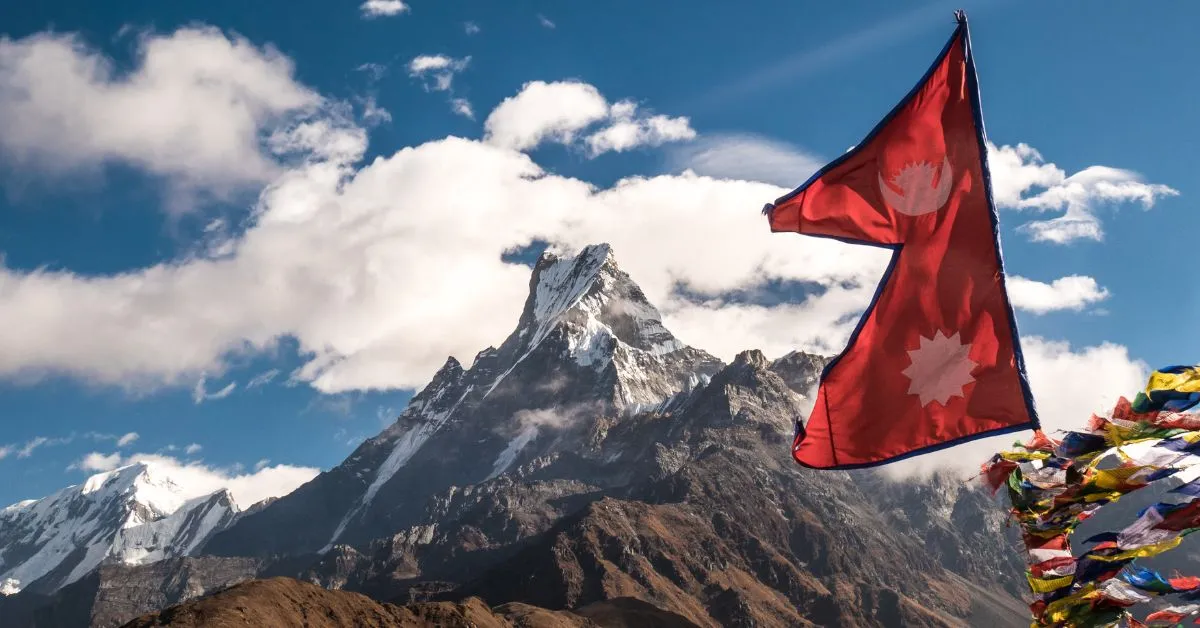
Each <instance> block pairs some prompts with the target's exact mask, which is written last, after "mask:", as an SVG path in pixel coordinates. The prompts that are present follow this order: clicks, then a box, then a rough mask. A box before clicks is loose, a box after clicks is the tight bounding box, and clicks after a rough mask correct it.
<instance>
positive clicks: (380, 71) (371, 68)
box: [354, 63, 388, 82]
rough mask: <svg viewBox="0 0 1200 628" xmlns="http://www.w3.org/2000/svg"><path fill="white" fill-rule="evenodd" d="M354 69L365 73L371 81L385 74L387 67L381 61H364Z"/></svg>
mask: <svg viewBox="0 0 1200 628" xmlns="http://www.w3.org/2000/svg"><path fill="white" fill-rule="evenodd" d="M354 69H355V70H356V71H358V72H364V73H366V75H367V78H368V79H370V81H371V82H375V81H378V80H379V79H381V78H383V76H384V75H385V74H387V70H388V67H387V66H386V65H384V64H382V63H364V64H362V65H360V66H358V67H357V68H354Z"/></svg>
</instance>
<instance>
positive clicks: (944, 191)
mask: <svg viewBox="0 0 1200 628" xmlns="http://www.w3.org/2000/svg"><path fill="white" fill-rule="evenodd" d="M935 174H937V166H935V165H933V164H931V163H929V162H921V163H916V164H907V165H906V166H904V167H903V168H901V169H900V172H899V173H898V174H896V176H895V177H892V183H894V184H895V185H896V187H898V188H900V191H899V192H897V191H896V190H893V189H892V188H891V186H889V185H888V184H887V183H886V182H885V181H884V180H883V174H882V173H880V174H879V191H880V193H882V194H883V200H884V201H887V204H888V205H890V206H891V207H892V209H895V210H896V211H898V212H900V213H901V214H906V215H908V216H920V215H921V214H928V213H930V212H935V211H937V210H939V209H941V208H942V205H945V204H946V200H947V199H949V198H950V188H951V187H952V186H953V185H954V176H953V173H952V172H951V170H950V159H949V158H947V159H944V160H943V161H942V172H941V175H940V176H939V177H938V178H937V179H938V181H937V186H936V187H935V186H934V184H933V178H934V175H935Z"/></svg>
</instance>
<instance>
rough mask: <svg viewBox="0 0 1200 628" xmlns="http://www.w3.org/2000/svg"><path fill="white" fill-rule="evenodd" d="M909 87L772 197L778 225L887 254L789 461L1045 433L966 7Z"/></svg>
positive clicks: (852, 461)
mask: <svg viewBox="0 0 1200 628" xmlns="http://www.w3.org/2000/svg"><path fill="white" fill-rule="evenodd" d="M956 17H957V18H958V27H957V28H956V29H955V31H954V34H953V35H952V36H951V38H950V41H949V42H948V43H947V44H946V47H945V48H944V49H943V50H942V52H941V54H939V55H938V57H937V60H936V61H935V62H934V64H933V66H932V67H931V68H930V69H929V70H928V72H927V73H926V74H925V76H924V77H923V78H922V79H921V81H920V82H919V83H918V84H917V86H916V87H915V88H913V90H912V91H911V92H910V93H909V94H908V96H906V97H905V98H904V100H902V101H901V102H900V104H899V105H897V106H896V108H895V109H893V110H892V111H891V113H889V114H888V115H887V117H885V118H884V119H883V121H882V122H880V123H879V125H878V126H876V127H875V129H874V130H872V131H871V133H870V134H868V135H867V137H866V139H864V140H863V141H862V142H860V143H859V144H858V145H857V146H856V147H855V148H854V149H853V150H851V151H849V152H847V153H846V154H844V155H842V156H841V157H839V158H838V159H836V160H834V161H833V162H831V163H830V164H828V165H827V166H825V167H824V168H822V169H821V170H820V171H819V172H817V173H816V174H815V175H813V177H812V178H811V179H809V181H808V182H807V183H805V184H804V185H802V186H800V187H799V188H797V189H796V190H795V191H793V192H791V193H789V194H787V195H785V196H783V197H782V198H780V199H779V200H777V201H776V202H775V203H773V204H769V205H767V207H766V208H765V209H764V212H765V213H766V214H768V216H769V219H770V226H771V231H772V232H784V231H790V232H796V233H800V234H805V235H812V236H819V237H829V238H836V239H839V240H843V241H847V242H851V243H857V244H870V245H875V246H880V247H886V248H890V249H892V250H893V253H892V259H891V263H890V264H889V266H888V269H887V272H886V273H885V274H884V277H883V279H882V281H881V282H880V284H879V287H878V289H877V291H876V294H875V298H874V300H873V301H872V303H871V305H870V306H869V307H868V308H867V310H866V312H865V313H864V314H863V317H862V319H861V320H860V321H859V323H858V327H857V328H856V329H855V331H854V332H853V334H852V335H851V336H850V341H849V343H848V345H847V347H846V349H845V350H844V351H843V352H842V353H841V354H840V355H838V356H837V357H836V358H834V359H833V360H832V361H830V363H829V365H828V366H827V367H826V368H825V371H824V372H823V373H822V375H821V382H820V387H819V388H818V392H817V398H816V403H815V406H814V408H813V410H812V413H811V415H810V417H809V419H808V422H807V424H806V425H800V424H799V423H798V424H797V426H796V427H797V431H796V438H795V441H794V443H793V447H792V456H793V458H795V460H796V462H798V463H800V464H801V465H804V466H807V467H813V468H820V469H846V468H855V467H865V466H873V465H876V464H881V463H885V462H891V461H894V460H897V459H900V458H902V457H907V456H911V455H916V454H920V453H925V452H928V451H931V450H934V449H938V448H942V447H947V446H950V445H954V444H958V443H961V442H964V441H967V440H971V439H974V438H980V437H983V436H992V435H996V434H1000V433H1004V432H1013V431H1018V430H1022V429H1039V423H1038V419H1037V413H1036V410H1035V408H1034V404H1033V397H1032V395H1031V394H1030V391H1029V383H1028V380H1027V378H1026V376H1025V365H1024V359H1023V358H1022V355H1021V347H1020V342H1019V339H1018V334H1017V327H1016V321H1015V319H1014V316H1013V312H1012V306H1011V304H1010V303H1009V298H1008V293H1007V290H1006V289H1005V281H1004V263H1003V259H1002V256H1001V252H1000V240H999V227H998V217H997V214H996V209H995V205H994V204H993V201H992V192H991V180H990V177H989V174H988V168H987V162H986V152H985V151H986V140H985V134H984V129H983V116H982V113H981V110H980V104H979V91H978V85H977V79H976V74H975V62H974V58H973V56H972V54H971V43H970V34H969V32H968V30H967V23H966V16H965V15H964V14H963V13H962V12H961V11H960V12H958V13H957V14H956Z"/></svg>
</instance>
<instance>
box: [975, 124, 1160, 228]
mask: <svg viewBox="0 0 1200 628" xmlns="http://www.w3.org/2000/svg"><path fill="white" fill-rule="evenodd" d="M988 165H989V168H990V170H991V172H992V179H993V183H994V185H993V194H994V196H995V200H996V205H997V206H999V207H1002V208H1008V209H1017V210H1026V211H1034V212H1041V213H1044V212H1051V211H1062V212H1063V213H1062V215H1060V216H1057V217H1055V218H1051V219H1046V220H1034V221H1030V222H1028V223H1026V224H1025V225H1023V226H1022V227H1021V229H1022V230H1023V231H1024V232H1026V233H1027V234H1029V236H1030V238H1031V239H1033V240H1034V241H1040V242H1052V243H1056V244H1065V243H1068V242H1073V241H1075V240H1096V241H1100V240H1103V239H1104V229H1103V227H1102V225H1101V221H1100V217H1099V216H1098V215H1097V214H1096V210H1097V209H1098V208H1099V206H1101V205H1105V204H1108V205H1119V204H1127V203H1137V204H1140V205H1141V206H1142V207H1143V208H1146V209H1149V208H1151V207H1153V206H1154V204H1155V203H1156V202H1157V201H1158V200H1160V199H1162V198H1163V197H1168V196H1177V195H1178V194H1179V192H1178V191H1177V190H1175V189H1173V188H1171V187H1169V186H1166V185H1162V184H1156V183H1146V182H1145V181H1144V180H1143V178H1142V176H1141V175H1139V174H1137V173H1136V172H1132V171H1129V170H1122V169H1119V168H1110V167H1108V166H1088V167H1087V168H1084V169H1083V170H1080V171H1079V172H1076V173H1075V174H1072V175H1067V173H1066V172H1065V171H1064V170H1063V169H1061V168H1059V167H1058V166H1056V165H1054V164H1052V163H1046V161H1045V159H1044V158H1043V157H1042V155H1041V153H1039V152H1038V151H1037V150H1035V149H1034V148H1033V147H1031V146H1029V145H1027V144H1017V145H1016V146H1000V147H996V146H994V145H991V144H989V146H988Z"/></svg>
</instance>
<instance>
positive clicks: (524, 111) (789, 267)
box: [0, 61, 1127, 406]
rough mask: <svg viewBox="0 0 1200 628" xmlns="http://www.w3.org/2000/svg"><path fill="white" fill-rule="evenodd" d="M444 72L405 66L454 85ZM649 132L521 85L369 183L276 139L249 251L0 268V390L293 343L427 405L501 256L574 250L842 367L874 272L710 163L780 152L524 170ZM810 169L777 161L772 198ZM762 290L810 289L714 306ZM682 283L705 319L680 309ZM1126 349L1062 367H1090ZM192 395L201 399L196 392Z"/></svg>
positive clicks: (463, 348)
mask: <svg viewBox="0 0 1200 628" xmlns="http://www.w3.org/2000/svg"><path fill="white" fill-rule="evenodd" d="M441 63H442V62H440V61H439V62H433V61H424V62H422V63H421V64H418V66H419V67H420V68H423V70H422V71H427V72H434V71H437V69H438V67H442V68H445V67H448V66H444V65H442V66H439V64H441ZM654 119H655V118H654V117H652V116H650V117H647V116H644V115H641V114H639V112H638V109H637V107H636V106H634V105H633V103H631V102H629V101H620V102H617V103H615V104H610V103H609V102H608V100H607V99H605V98H604V97H603V96H602V95H601V94H600V93H599V91H598V90H596V88H594V87H592V86H590V85H587V84H584V83H577V82H560V83H543V82H533V83H529V84H526V85H525V86H524V87H523V88H522V90H521V91H520V93H519V94H518V95H516V96H514V97H512V98H509V99H506V100H505V101H504V102H502V103H501V104H500V105H499V106H497V107H496V109H495V110H494V111H492V112H491V114H490V115H489V116H488V117H487V120H486V122H485V129H486V135H485V141H473V140H469V139H462V138H453V137H451V138H445V139H442V140H438V141H432V142H428V143H425V144H421V145H419V146H413V147H407V148H405V149H403V150H400V151H398V152H396V153H394V154H392V155H390V156H387V155H385V156H381V157H380V158H378V159H375V160H374V161H372V162H370V163H368V164H364V165H361V166H357V165H356V164H357V162H358V160H359V159H360V158H361V156H362V154H363V152H364V151H365V147H366V145H365V142H366V139H365V132H363V131H362V129H359V128H355V127H352V126H349V125H347V124H345V123H339V122H337V121H329V120H318V121H306V122H305V123H303V124H293V125H290V126H288V127H286V129H285V130H282V131H278V132H275V133H273V137H274V138H275V139H274V141H273V142H272V145H273V146H281V147H284V148H288V149H291V150H300V151H306V154H308V155H310V156H311V157H310V158H309V159H306V160H304V161H302V162H300V163H297V164H296V165H294V167H292V168H291V169H290V170H289V171H287V172H286V173H284V174H282V175H280V176H279V177H278V178H277V179H275V180H274V181H273V182H272V183H271V184H270V185H269V186H268V187H267V188H266V189H265V190H264V191H263V193H262V195H261V197H260V198H259V201H258V203H257V205H256V207H255V209H254V212H253V215H252V217H251V219H250V220H249V221H248V224H247V225H246V228H245V230H244V232H242V233H239V234H237V235H236V236H224V237H225V238H226V239H225V241H224V243H223V244H224V246H223V247H220V251H221V253H220V254H215V253H214V254H207V255H198V256H192V257H188V258H185V259H178V260H172V261H169V262H164V263H161V264H157V265H154V266H151V267H147V268H143V269H134V270H130V271H128V272H125V273H120V274H113V275H90V276H83V275H78V274H75V273H72V272H70V271H65V270H49V269H40V270H36V271H17V270H12V269H7V268H5V267H3V266H2V265H0V320H4V321H6V324H5V325H4V326H2V327H0V377H17V376H35V377H36V376H38V375H44V374H48V373H62V374H68V375H74V376H77V377H82V378H86V379H88V380H91V381H93V382H97V383H101V384H110V385H111V384H115V385H131V383H133V384H136V385H144V386H161V385H179V384H182V383H184V382H191V381H195V378H198V377H204V376H206V375H214V376H215V374H219V373H221V372H223V370H224V369H225V367H226V366H227V365H228V363H229V362H230V360H231V359H232V358H234V357H236V356H239V355H247V354H255V353H259V352H262V351H265V350H269V349H274V348H276V347H277V346H278V343H279V342H280V340H282V339H284V338H293V339H295V342H296V345H297V346H298V347H299V351H300V354H301V357H302V359H303V360H304V363H303V365H302V367H301V368H300V369H298V370H297V371H296V372H295V373H294V374H293V377H294V379H295V380H297V381H302V382H308V383H310V384H311V385H312V386H313V387H315V388H316V389H318V390H320V391H322V392H326V393H339V392H344V391H351V390H366V389H389V388H413V387H419V386H421V385H423V384H425V383H426V382H427V380H428V378H429V376H430V375H431V374H432V373H433V371H434V370H436V368H437V367H438V366H440V365H441V364H442V362H443V361H444V360H445V357H446V356H447V355H457V356H460V357H462V356H471V355H474V354H475V353H476V352H478V351H479V349H480V348H482V347H486V346H488V345H494V344H496V343H498V342H499V341H500V340H502V339H503V338H504V337H505V336H506V335H507V334H508V333H509V332H510V331H511V330H512V327H513V325H514V324H515V322H516V320H517V318H518V316H519V313H520V308H521V305H522V303H523V300H524V298H525V296H526V292H527V290H528V280H529V270H528V268H527V267H525V266H523V265H520V264H505V263H503V262H502V261H501V256H502V255H503V253H504V252H505V251H509V250H512V249H513V248H516V247H520V246H524V245H527V244H529V243H531V242H532V241H535V240H543V241H548V242H551V243H552V245H553V247H554V248H556V249H570V250H575V249H578V248H579V247H581V246H583V245H585V244H589V243H594V242H600V241H605V242H610V243H611V244H613V246H614V249H615V251H616V254H617V258H618V260H619V262H620V264H621V266H622V267H623V268H625V269H626V270H628V271H629V272H630V273H631V274H632V276H633V277H634V279H635V280H636V281H638V282H639V284H640V285H641V286H642V288H643V289H644V291H645V292H646V294H647V296H648V297H649V298H650V299H651V300H652V301H654V302H655V303H657V304H659V305H660V307H661V308H662V309H663V310H664V314H665V318H666V323H667V325H668V326H669V327H671V328H672V329H673V330H675V331H677V333H678V334H679V336H680V337H681V338H682V339H683V340H685V341H686V342H689V343H691V344H694V345H696V346H699V347H702V348H706V349H709V350H711V351H713V352H714V353H716V354H717V355H719V356H720V357H723V358H725V359H730V358H732V356H733V355H734V354H735V353H737V352H738V351H741V350H744V349H747V348H760V349H763V350H765V351H766V352H767V353H768V354H769V355H771V356H773V357H774V356H779V355H782V354H783V353H786V352H787V351H790V350H792V349H796V348H807V349H810V350H816V351H820V352H823V353H832V352H834V351H836V350H838V349H840V347H841V345H843V344H844V342H845V339H846V337H847V335H848V334H849V331H850V330H851V329H852V328H853V326H854V323H855V322H856V318H857V315H858V313H859V312H860V311H861V309H862V308H863V307H865V305H866V304H867V302H868V301H869V298H870V294H871V292H872V291H873V290H874V288H875V285H876V283H877V282H878V280H879V278H880V276H881V274H882V271H883V269H884V267H885V265H886V262H887V253H886V252H884V251H880V250H878V249H875V248H872V247H863V246H852V245H846V244H842V243H838V242H834V241H830V240H824V239H815V238H803V237H800V236H791V235H785V234H771V233H770V232H769V229H768V227H767V225H766V222H765V220H764V219H763V217H762V216H761V214H760V213H759V210H760V208H761V207H762V205H763V203H765V202H768V201H771V200H774V199H775V198H777V197H778V196H779V195H780V194H782V193H784V192H785V191H787V189H790V187H792V186H793V185H795V182H788V183H787V184H786V185H780V184H779V183H780V182H779V181H776V182H774V183H775V184H772V182H766V183H764V182H760V181H754V180H749V179H761V178H767V176H770V175H769V173H768V175H762V174H759V173H758V172H757V170H758V168H757V167H754V165H753V164H750V168H748V169H746V170H744V171H743V172H744V174H743V175H733V174H731V171H730V170H729V168H730V167H731V166H730V165H729V164H730V163H732V162H733V161H736V157H729V156H728V154H727V155H724V156H722V155H720V154H719V153H720V152H721V151H722V150H725V151H730V152H731V153H730V154H733V155H737V154H741V155H763V154H768V155H769V154H771V152H772V151H775V153H779V152H780V151H781V149H780V148H779V146H778V145H772V144H769V143H762V142H759V143H757V144H754V143H753V142H747V141H746V140H745V139H744V138H742V139H736V138H735V140H732V141H730V140H728V138H725V140H726V143H725V144H724V145H720V144H710V145H709V146H708V148H707V149H704V150H701V151H700V152H699V153H693V157H694V163H695V165H700V166H701V167H705V166H703V164H707V165H708V166H707V167H711V168H712V172H713V173H714V174H718V175H721V176H737V177H738V178H739V179H746V180H732V179H718V178H714V177H710V176H703V175H702V174H697V173H696V172H694V171H688V172H684V173H682V174H678V175H663V176H656V177H631V178H628V179H625V180H622V181H619V182H617V183H616V184H614V185H612V186H611V187H606V188H600V187H597V186H594V185H592V184H590V183H588V182H586V181H582V180H578V179H573V178H570V177H565V176H561V175H556V174H554V173H551V172H547V171H545V170H544V169H542V168H541V167H539V166H538V165H537V164H536V163H535V162H534V161H533V160H532V159H531V158H530V157H529V156H528V155H527V154H524V153H523V152H521V151H524V150H528V149H530V148H532V147H534V146H537V145H538V144H540V143H542V142H544V141H557V142H563V143H568V144H573V143H575V142H579V143H580V145H582V146H587V145H589V144H595V146H598V147H602V148H607V149H611V150H616V149H618V147H624V148H627V147H629V146H630V144H631V142H633V140H630V139H629V138H630V137H631V136H632V137H633V138H634V140H638V141H642V140H643V139H644V138H641V137H640V136H639V133H640V132H641V131H640V130H639V131H638V132H635V133H628V132H625V131H620V130H615V131H611V132H610V131H609V129H612V128H614V127H616V126H617V125H618V124H619V123H620V122H622V121H626V122H629V121H635V122H637V124H638V125H640V124H642V123H643V122H644V123H645V124H646V125H647V126H646V128H647V129H651V128H659V129H660V135H661V136H664V137H665V136H666V135H669V134H670V133H668V132H665V131H661V128H668V127H669V126H670V125H666V127H656V126H655V125H656V124H658V123H654V122H650V121H651V120H654ZM668 120H669V119H668ZM638 128H639V129H641V127H640V126H639V127H638ZM675 128H676V131H674V133H675V134H676V135H681V133H679V131H678V129H679V128H681V127H675ZM623 133H624V134H623ZM646 133H647V134H650V133H653V131H649V130H648V131H646ZM589 138H597V139H595V140H594V142H593V141H592V140H590V139H589ZM600 138H604V139H600ZM646 141H649V140H646ZM664 141H665V140H664ZM739 141H740V142H741V144H738V142H739ZM702 146H703V145H702ZM593 149H594V147H593ZM706 150H707V152H705V151H706ZM738 151H740V153H739V152H738ZM756 151H757V152H756ZM784 152H786V151H784ZM760 159H761V161H762V162H763V163H765V162H767V161H768V158H767V157H760ZM810 167H812V163H809V161H805V160H802V159H801V158H800V157H797V156H796V154H790V162H789V165H788V168H787V172H786V173H784V172H782V171H781V173H779V174H778V178H779V179H780V180H783V179H784V178H785V175H789V176H788V178H790V173H791V171H793V170H796V171H800V170H804V169H806V168H810ZM796 176H800V173H797V175H796ZM771 178H775V177H774V176H772V177H771ZM998 185H1000V184H999V183H998ZM1016 185H1018V187H1019V186H1020V185H1022V184H1020V183H1018V184H1016ZM1026 187H1028V186H1026ZM1023 189H1024V188H1023ZM460 190H470V191H471V194H470V195H463V194H459V193H455V192H457V191H460ZM1019 196H1020V193H1018V197H1019ZM681 225H684V226H685V227H681ZM295 251H304V252H305V254H304V255H296V254H294V252H295ZM696 251H704V252H705V254H704V255H697V254H696ZM772 281H802V282H811V283H815V284H818V285H820V286H821V287H822V288H823V291H819V292H818V293H816V294H814V295H813V296H810V297H808V298H807V299H805V300H804V301H803V302H801V303H798V304H782V305H774V306H764V305H754V304H745V303H736V302H733V301H731V300H730V299H729V298H728V296H727V295H728V293H730V292H733V291H753V290H757V289H762V288H763V287H764V286H766V285H767V284H768V282H772ZM1057 281H1059V282H1067V283H1062V284H1057V285H1058V287H1060V288H1063V287H1067V288H1072V289H1074V290H1075V291H1076V292H1075V293H1074V296H1073V298H1074V299H1075V301H1074V302H1067V303H1066V305H1063V303H1064V300H1063V299H1058V300H1053V302H1052V303H1051V302H1050V301H1051V300H1048V299H1045V298H1044V295H1042V294H1040V293H1039V290H1040V289H1041V288H1040V286H1043V285H1045V284H1036V285H1034V282H1031V283H1030V284H1027V285H1026V286H1025V288H1027V290H1026V294H1025V295H1024V296H1021V297H1020V298H1019V300H1023V305H1021V306H1022V307H1023V308H1025V309H1031V310H1035V311H1036V310H1037V309H1039V308H1041V309H1045V308H1048V307H1053V308H1062V307H1067V308H1073V307H1076V306H1075V305H1074V303H1077V302H1082V303H1083V305H1086V304H1087V303H1088V302H1094V301H1096V300H1098V298H1097V297H1096V294H1097V292H1098V291H1099V290H1101V289H1100V288H1098V287H1095V286H1091V287H1093V288H1095V290H1093V291H1091V292H1089V291H1088V290H1087V288H1088V287H1089V286H1086V285H1083V284H1082V283H1080V282H1079V279H1073V278H1070V277H1068V278H1063V279H1060V280H1057ZM680 285H682V286H684V287H686V288H687V290H688V291H689V293H691V294H696V295H700V300H699V301H696V300H693V299H691V298H685V297H683V296H682V295H681V294H680V292H678V291H677V288H678V287H679V286H680ZM1050 286H1051V287H1052V288H1053V287H1054V286H1056V284H1055V283H1052V284H1050ZM1028 288H1034V289H1033V290H1028ZM1055 296H1056V297H1058V296H1059V295H1055ZM1089 299H1090V301H1089ZM1078 307H1082V305H1080V306H1078ZM81 318H82V319H86V320H88V321H89V325H88V326H87V328H86V329H80V327H79V325H78V324H77V321H78V320H80V319H81ZM436 330H443V331H445V330H452V331H453V333H435V332H436ZM168 346H169V347H171V348H172V350H171V351H163V350H162V347H168ZM1045 347H1050V348H1049V349H1046V348H1045ZM1056 350H1057V349H1056V348H1055V347H1053V346H1050V345H1044V346H1043V347H1042V354H1039V358H1040V359H1042V362H1041V364H1044V365H1045V364H1048V365H1050V366H1055V365H1057V364H1059V363H1058V362H1055V361H1054V360H1053V358H1061V356H1060V355H1058V354H1056V353H1055V351H1056ZM1119 351H1122V350H1120V349H1119V348H1117V349H1111V350H1108V349H1106V350H1105V351H1099V350H1098V351H1097V352H1093V353H1091V354H1089V353H1087V352H1084V353H1081V354H1075V353H1071V354H1069V355H1070V356H1081V357H1078V359H1079V360H1081V361H1086V360H1099V359H1100V358H1104V357H1111V355H1113V354H1114V353H1119ZM1032 353H1033V351H1031V354H1032ZM1043 354H1044V355H1043ZM1126 358H1127V356H1126ZM1042 368H1043V369H1045V368H1046V367H1045V366H1043V367H1042ZM1056 368H1057V367H1056ZM1032 370H1033V366H1032V358H1031V371H1032ZM1120 377H1123V375H1122V374H1121V373H1119V372H1118V373H1117V374H1116V375H1114V379H1117V378H1120ZM198 390H199V391H200V392H202V393H203V396H204V398H208V396H209V395H210V393H208V391H207V389H206V388H205V387H204V386H203V382H202V385H201V386H200V387H199V388H198ZM231 390H232V389H230V391H231ZM1097 390H1099V389H1097ZM1039 394H1043V393H1039ZM1045 394H1047V395H1052V394H1053V391H1051V392H1049V393H1045ZM1049 403H1050V404H1051V406H1053V402H1049Z"/></svg>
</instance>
